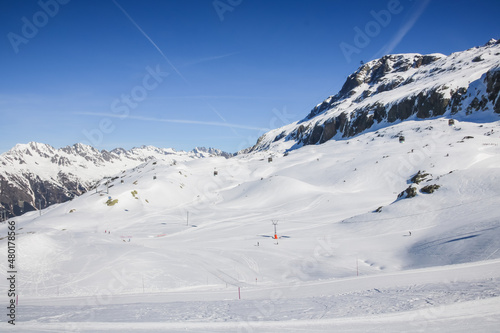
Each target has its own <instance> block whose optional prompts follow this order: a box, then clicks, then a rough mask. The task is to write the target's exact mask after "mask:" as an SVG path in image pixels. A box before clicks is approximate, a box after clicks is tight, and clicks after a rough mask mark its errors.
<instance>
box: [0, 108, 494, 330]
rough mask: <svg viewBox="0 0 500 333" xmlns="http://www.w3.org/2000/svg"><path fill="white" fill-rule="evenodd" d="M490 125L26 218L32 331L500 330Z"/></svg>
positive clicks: (129, 185) (291, 158)
mask: <svg viewBox="0 0 500 333" xmlns="http://www.w3.org/2000/svg"><path fill="white" fill-rule="evenodd" d="M494 116H495V114H494V113H489V117H490V118H489V119H486V118H480V117H477V118H474V117H467V118H466V120H468V121H456V122H455V124H454V125H452V126H450V125H449V122H448V119H445V118H435V119H425V120H418V119H414V120H407V121H405V122H401V123H397V124H393V125H392V126H389V125H388V126H385V127H384V128H381V129H379V130H377V131H369V132H366V133H363V134H360V135H358V136H356V137H354V138H346V139H344V140H330V141H328V142H325V143H324V144H322V145H307V146H305V147H302V148H301V149H296V150H290V151H288V152H287V153H286V154H283V153H282V152H283V151H286V150H288V149H289V148H291V146H292V145H293V144H294V143H293V142H290V141H277V142H275V144H274V146H273V149H271V150H269V151H256V152H253V153H250V154H242V155H238V156H236V157H233V158H231V159H225V158H223V157H210V158H205V159H192V158H188V159H185V160H181V159H177V163H173V162H172V161H169V160H167V159H165V160H162V159H157V160H149V161H146V162H143V163H141V164H139V165H137V166H134V167H133V168H130V169H127V170H124V171H120V172H119V173H117V174H116V175H114V176H113V177H112V178H111V179H110V181H111V183H110V184H108V186H106V185H104V183H103V182H102V183H101V184H100V186H98V187H97V189H96V190H92V191H89V192H87V193H85V194H83V195H81V196H80V197H78V198H74V199H73V200H71V201H68V202H65V203H62V204H58V205H54V206H51V207H49V208H47V209H44V210H43V211H42V215H41V216H39V215H38V212H30V213H27V214H25V215H23V216H20V217H17V218H16V219H15V221H16V228H17V230H18V233H19V234H18V236H17V253H18V265H19V267H18V271H19V277H20V278H19V280H18V281H19V282H18V283H19V284H18V290H19V294H20V298H19V302H20V303H19V304H20V305H19V307H18V311H19V313H20V314H22V315H19V320H18V327H19V329H21V328H22V330H23V331H24V332H28V331H35V332H36V331H39V330H50V331H65V332H67V331H80V330H81V331H105V330H119V331H141V330H142V331H148V332H154V331H157V332H160V331H169V332H180V331H185V330H188V331H189V330H190V331H210V332H235V331H237V332H276V331H283V330H287V331H291V332H293V331H303V330H304V329H305V330H308V331H311V332H319V331H321V332H330V331H332V329H335V328H337V329H338V330H341V331H346V330H350V331H356V332H365V331H370V330H372V331H373V330H376V331H426V332H428V331H435V332H437V331H446V330H452V331H457V332H460V331H466V330H467V331H468V330H470V326H468V325H474V329H476V330H478V331H482V332H494V331H495V330H496V329H497V328H498V324H499V322H498V318H500V288H499V286H500V283H499V282H500V269H499V267H500V222H499V221H500V206H499V205H498V198H499V197H500V181H499V180H500V146H499V145H500V122H499V121H495V118H494ZM402 136H404V138H405V142H404V143H400V137H402ZM269 158H271V159H272V160H269ZM419 171H420V172H419ZM215 172H216V173H217V175H215ZM107 192H109V193H107ZM426 192H432V193H426ZM401 194H402V195H401ZM413 195H414V196H413ZM412 196H413V197H412ZM273 221H275V222H276V221H277V225H276V228H277V236H278V238H277V239H276V238H274V235H275V234H274V226H273V223H272V222H273ZM6 232H7V226H6V225H0V235H2V237H4V235H6ZM410 233H411V235H410ZM6 246H7V240H6V239H5V238H4V239H2V240H0V256H5V255H6V253H7V248H6ZM1 258H3V257H1ZM6 264H7V260H6V258H3V259H1V260H0V270H2V271H4V272H5V271H7V267H6ZM2 283H6V282H5V279H4V282H2ZM2 285H3V284H2ZM238 289H239V292H240V293H239V294H238ZM239 297H241V298H242V299H241V300H239V299H238V298H239ZM5 320H6V318H2V319H1V321H2V322H0V324H1V325H4V324H5V322H4V321H5Z"/></svg>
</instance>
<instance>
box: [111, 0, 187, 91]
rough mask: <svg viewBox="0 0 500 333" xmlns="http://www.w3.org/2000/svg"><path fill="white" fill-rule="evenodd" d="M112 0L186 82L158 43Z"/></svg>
mask: <svg viewBox="0 0 500 333" xmlns="http://www.w3.org/2000/svg"><path fill="white" fill-rule="evenodd" d="M112 1H113V3H114V4H115V5H116V7H118V8H119V9H120V10H121V11H122V12H123V14H125V16H126V17H127V18H128V19H129V21H130V22H132V24H133V25H134V26H135V27H136V28H137V30H139V31H140V32H141V34H143V35H144V37H146V38H147V40H149V42H150V43H151V44H152V45H153V46H154V47H155V48H156V49H157V50H158V52H160V54H161V56H162V57H163V59H165V61H166V62H167V63H168V64H169V65H170V67H172V69H173V70H174V71H175V72H176V73H177V75H179V76H180V77H181V79H183V80H184V81H185V82H186V83H188V81H187V80H186V78H185V77H184V76H183V75H182V74H181V72H179V70H178V69H177V67H175V66H174V64H173V63H172V62H171V61H170V59H168V57H167V56H166V55H165V53H163V51H162V50H161V49H160V48H159V47H158V45H156V43H155V42H154V41H153V40H152V39H151V38H150V37H149V36H148V35H147V34H146V33H145V32H144V30H142V28H141V27H140V26H139V25H138V24H137V23H136V22H135V21H134V19H133V18H132V17H130V15H129V14H128V13H127V11H125V9H123V7H122V6H120V5H119V4H118V3H117V2H116V1H115V0H112Z"/></svg>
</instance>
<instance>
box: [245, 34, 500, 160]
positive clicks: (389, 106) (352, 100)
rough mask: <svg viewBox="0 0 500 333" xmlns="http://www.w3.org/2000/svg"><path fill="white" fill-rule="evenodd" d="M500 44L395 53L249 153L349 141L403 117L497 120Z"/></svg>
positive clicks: (370, 64) (262, 139)
mask: <svg viewBox="0 0 500 333" xmlns="http://www.w3.org/2000/svg"><path fill="white" fill-rule="evenodd" d="M499 91H500V41H497V40H495V39H492V40H490V41H489V42H488V43H487V44H486V45H484V46H482V47H475V48H472V49H469V50H466V51H462V52H456V53H453V54H451V55H449V56H445V55H443V54H430V55H420V54H396V55H387V56H384V57H382V58H380V59H376V60H373V61H370V62H368V63H366V64H364V65H362V66H361V67H360V68H359V69H358V70H357V71H356V72H354V73H353V74H351V75H349V77H348V78H347V80H346V82H345V83H344V85H343V87H342V89H341V90H340V91H339V92H338V93H337V94H336V95H333V96H330V97H328V98H327V99H326V100H325V101H323V102H322V103H320V104H318V105H317V106H316V107H314V108H313V109H312V111H311V112H310V113H309V114H308V115H307V116H306V117H305V118H304V119H302V120H301V121H298V122H295V123H293V124H290V125H286V126H283V127H281V128H278V129H275V130H272V131H270V132H268V133H266V134H264V135H263V136H262V137H260V138H259V140H258V142H257V143H256V145H255V146H254V147H252V148H251V149H250V150H249V151H254V150H263V149H264V150H265V149H269V148H270V147H273V146H274V145H275V143H276V142H282V141H290V142H293V143H294V146H293V148H297V147H301V146H304V145H311V144H318V143H324V142H326V141H328V140H331V139H332V138H333V139H341V138H348V137H353V136H355V135H358V134H360V133H363V132H365V131H367V130H369V131H375V130H377V129H380V128H383V127H386V126H390V125H392V124H394V123H397V122H400V121H404V120H408V119H428V118H433V117H439V116H446V117H453V118H457V119H460V120H466V118H467V117H469V116H471V115H473V116H474V117H478V116H480V115H478V113H479V114H483V113H484V114H485V116H486V117H487V118H489V119H491V114H495V116H496V118H495V120H496V119H498V117H499V116H500V98H499Z"/></svg>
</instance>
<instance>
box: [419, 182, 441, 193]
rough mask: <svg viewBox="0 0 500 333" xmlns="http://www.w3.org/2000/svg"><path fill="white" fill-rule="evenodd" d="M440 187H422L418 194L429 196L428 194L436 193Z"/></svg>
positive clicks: (434, 185) (433, 185)
mask: <svg viewBox="0 0 500 333" xmlns="http://www.w3.org/2000/svg"><path fill="white" fill-rule="evenodd" d="M440 187H441V186H440V185H437V184H432V185H427V186H424V187H422V189H421V190H420V192H422V193H428V194H430V193H434V191H436V190H437V189H438V188H440Z"/></svg>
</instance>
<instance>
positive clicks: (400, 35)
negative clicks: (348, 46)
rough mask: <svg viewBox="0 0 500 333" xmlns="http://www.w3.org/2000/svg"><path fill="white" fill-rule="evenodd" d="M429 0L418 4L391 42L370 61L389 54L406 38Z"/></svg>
mask: <svg viewBox="0 0 500 333" xmlns="http://www.w3.org/2000/svg"><path fill="white" fill-rule="evenodd" d="M429 2H430V0H425V1H422V2H420V6H419V7H418V8H417V10H415V12H414V13H413V15H412V16H411V17H410V19H409V20H408V21H406V23H405V24H404V25H403V26H402V27H401V28H400V29H399V30H398V32H397V33H396V35H395V36H394V37H393V38H392V40H391V41H390V42H389V43H387V44H386V45H384V46H383V47H382V48H381V49H380V50H378V51H377V53H375V55H374V56H373V57H372V59H377V58H380V57H381V56H384V55H386V54H390V53H391V52H392V51H393V50H394V49H395V48H396V46H398V44H399V43H400V42H401V40H402V39H403V38H404V37H405V36H406V34H407V33H408V32H409V31H410V30H411V28H413V26H414V25H415V23H417V20H418V19H419V18H420V15H422V13H423V12H424V10H425V8H426V7H427V5H428V4H429Z"/></svg>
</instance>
